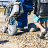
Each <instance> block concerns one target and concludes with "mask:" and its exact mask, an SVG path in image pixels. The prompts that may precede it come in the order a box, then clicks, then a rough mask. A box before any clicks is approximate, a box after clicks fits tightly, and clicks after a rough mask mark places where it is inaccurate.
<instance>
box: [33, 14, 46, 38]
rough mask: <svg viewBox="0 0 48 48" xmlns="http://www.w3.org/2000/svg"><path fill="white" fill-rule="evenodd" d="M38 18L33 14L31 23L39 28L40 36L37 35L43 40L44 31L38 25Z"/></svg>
mask: <svg viewBox="0 0 48 48" xmlns="http://www.w3.org/2000/svg"><path fill="white" fill-rule="evenodd" d="M39 20H40V18H38V17H37V16H36V15H35V14H33V23H34V24H35V25H36V26H37V27H39V28H40V31H41V33H40V35H39V34H38V37H40V38H43V37H44V36H45V33H46V30H45V29H44V28H43V27H42V26H41V24H40V23H39Z"/></svg>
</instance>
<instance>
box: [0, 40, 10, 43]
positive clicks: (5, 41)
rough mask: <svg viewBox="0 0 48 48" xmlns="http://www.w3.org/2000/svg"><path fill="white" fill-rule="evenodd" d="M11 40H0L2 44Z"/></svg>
mask: <svg viewBox="0 0 48 48" xmlns="http://www.w3.org/2000/svg"><path fill="white" fill-rule="evenodd" d="M7 42H9V41H8V40H4V41H0V44H4V43H7Z"/></svg>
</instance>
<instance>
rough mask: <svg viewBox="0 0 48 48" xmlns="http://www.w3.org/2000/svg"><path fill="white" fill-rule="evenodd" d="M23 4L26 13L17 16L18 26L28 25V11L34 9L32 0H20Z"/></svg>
mask: <svg viewBox="0 0 48 48" xmlns="http://www.w3.org/2000/svg"><path fill="white" fill-rule="evenodd" d="M20 2H22V4H23V9H24V13H23V14H22V15H21V16H19V17H18V18H17V20H18V27H25V26H27V12H31V11H33V6H32V0H20Z"/></svg>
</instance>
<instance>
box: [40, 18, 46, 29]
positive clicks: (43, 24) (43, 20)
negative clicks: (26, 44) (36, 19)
mask: <svg viewBox="0 0 48 48" xmlns="http://www.w3.org/2000/svg"><path fill="white" fill-rule="evenodd" d="M40 23H41V25H42V26H43V27H44V28H46V29H47V18H41V19H40Z"/></svg>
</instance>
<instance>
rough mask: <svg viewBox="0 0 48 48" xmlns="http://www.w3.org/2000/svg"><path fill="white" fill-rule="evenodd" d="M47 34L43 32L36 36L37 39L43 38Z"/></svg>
mask: <svg viewBox="0 0 48 48" xmlns="http://www.w3.org/2000/svg"><path fill="white" fill-rule="evenodd" d="M46 33H47V31H46V30H45V31H44V32H42V33H41V35H39V34H37V36H38V37H39V38H44V36H45V34H46Z"/></svg>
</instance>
